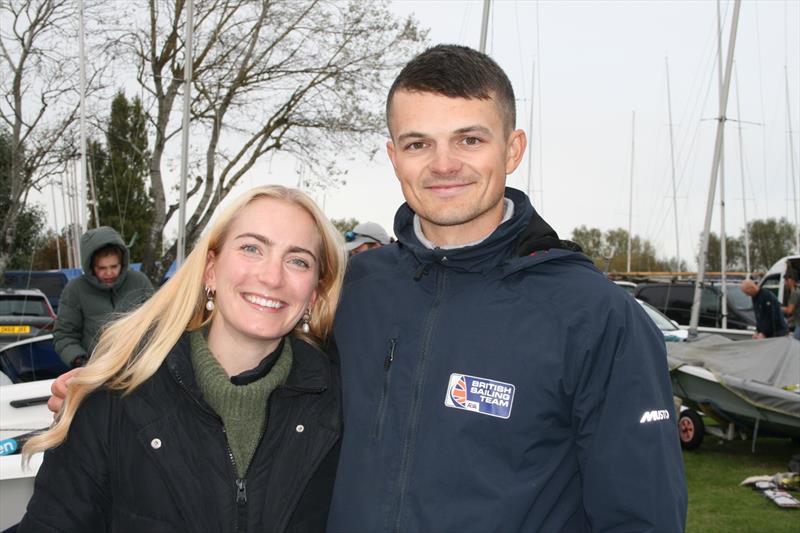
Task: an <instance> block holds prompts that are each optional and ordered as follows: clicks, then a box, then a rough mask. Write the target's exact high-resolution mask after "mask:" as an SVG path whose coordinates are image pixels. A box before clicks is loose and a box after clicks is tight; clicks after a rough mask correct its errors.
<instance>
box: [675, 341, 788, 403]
mask: <svg viewBox="0 0 800 533" xmlns="http://www.w3.org/2000/svg"><path fill="white" fill-rule="evenodd" d="M667 354H668V355H667V359H668V361H669V369H670V372H673V371H674V370H675V369H677V368H678V367H680V366H683V365H692V366H699V367H703V368H705V369H707V370H708V371H710V372H711V373H712V374H714V376H715V377H716V378H717V380H718V381H719V382H720V383H721V384H722V385H724V386H725V387H726V388H728V389H729V390H731V391H732V392H734V393H735V394H737V395H738V396H740V397H741V398H742V399H744V400H746V401H747V402H748V403H750V404H752V405H755V406H757V407H761V408H764V409H769V410H773V411H778V412H782V413H786V414H789V415H792V416H797V417H800V341H797V340H795V339H793V338H792V337H788V336H787V337H779V338H773V339H762V340H750V341H732V340H730V339H727V338H725V337H722V336H719V335H708V336H704V337H701V338H699V339H698V340H696V341H693V342H680V343H679V342H670V343H667Z"/></svg>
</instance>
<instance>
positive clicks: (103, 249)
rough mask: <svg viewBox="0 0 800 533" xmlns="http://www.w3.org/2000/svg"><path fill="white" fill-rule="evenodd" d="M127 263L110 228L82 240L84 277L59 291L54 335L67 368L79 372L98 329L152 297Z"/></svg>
mask: <svg viewBox="0 0 800 533" xmlns="http://www.w3.org/2000/svg"><path fill="white" fill-rule="evenodd" d="M129 260H130V258H129V254H128V248H127V247H126V246H125V243H124V242H123V240H122V237H121V236H120V235H119V233H117V232H116V231H114V230H113V229H112V228H109V227H108V226H102V227H100V228H97V229H93V230H89V231H87V232H86V233H84V234H83V235H82V236H81V262H82V266H83V275H81V276H80V277H78V278H75V279H73V280H72V281H70V282H69V283H68V284H67V286H66V287H64V291H63V292H62V293H61V301H60V302H59V306H58V317H57V318H56V327H55V331H54V332H53V343H54V345H55V349H56V352H58V354H59V355H60V356H61V359H62V361H64V363H66V364H67V365H69V366H71V367H77V366H83V365H84V364H85V363H86V360H87V359H88V357H89V355H91V353H92V350H93V349H94V346H95V343H96V342H97V337H98V334H99V333H100V330H101V329H102V327H103V325H104V324H105V323H106V322H107V321H108V320H110V319H111V318H113V317H114V315H116V314H119V313H124V312H126V311H130V310H131V309H133V308H134V307H136V306H137V305H139V304H140V303H142V302H143V301H145V300H146V299H147V298H149V297H150V295H151V294H153V286H152V284H151V283H150V280H149V279H147V276H145V275H144V274H142V273H141V272H137V271H135V270H130V269H129V268H128V263H129Z"/></svg>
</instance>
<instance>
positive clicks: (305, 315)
mask: <svg viewBox="0 0 800 533" xmlns="http://www.w3.org/2000/svg"><path fill="white" fill-rule="evenodd" d="M301 322H302V324H301V325H300V331H302V332H303V333H308V332H309V331H311V328H310V327H309V325H308V323H309V322H311V311H309V310H308V309H306V312H305V313H303V318H302V319H301Z"/></svg>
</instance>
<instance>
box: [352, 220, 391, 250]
mask: <svg viewBox="0 0 800 533" xmlns="http://www.w3.org/2000/svg"><path fill="white" fill-rule="evenodd" d="M344 239H345V241H346V242H345V245H344V248H345V250H347V253H348V255H350V256H351V257H352V256H354V255H356V254H360V253H361V252H366V251H367V250H371V249H373V248H380V247H381V246H386V245H387V244H391V243H392V242H393V240H392V238H391V237H389V234H388V233H386V230H385V229H383V226H381V225H380V224H378V223H376V222H362V223H361V224H358V225H357V226H356V227H354V228H353V229H352V230H351V231H348V232H347V233H345V234H344Z"/></svg>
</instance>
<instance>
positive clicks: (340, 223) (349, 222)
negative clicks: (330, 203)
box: [331, 218, 358, 235]
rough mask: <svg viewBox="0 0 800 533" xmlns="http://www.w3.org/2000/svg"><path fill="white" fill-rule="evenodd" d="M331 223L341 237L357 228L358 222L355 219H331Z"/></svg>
mask: <svg viewBox="0 0 800 533" xmlns="http://www.w3.org/2000/svg"><path fill="white" fill-rule="evenodd" d="M331 223H332V224H333V225H334V227H336V229H337V230H339V233H341V234H342V235H344V234H345V233H347V232H348V231H350V230H352V229H353V228H355V227H356V226H358V220H356V219H355V218H332V219H331Z"/></svg>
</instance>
